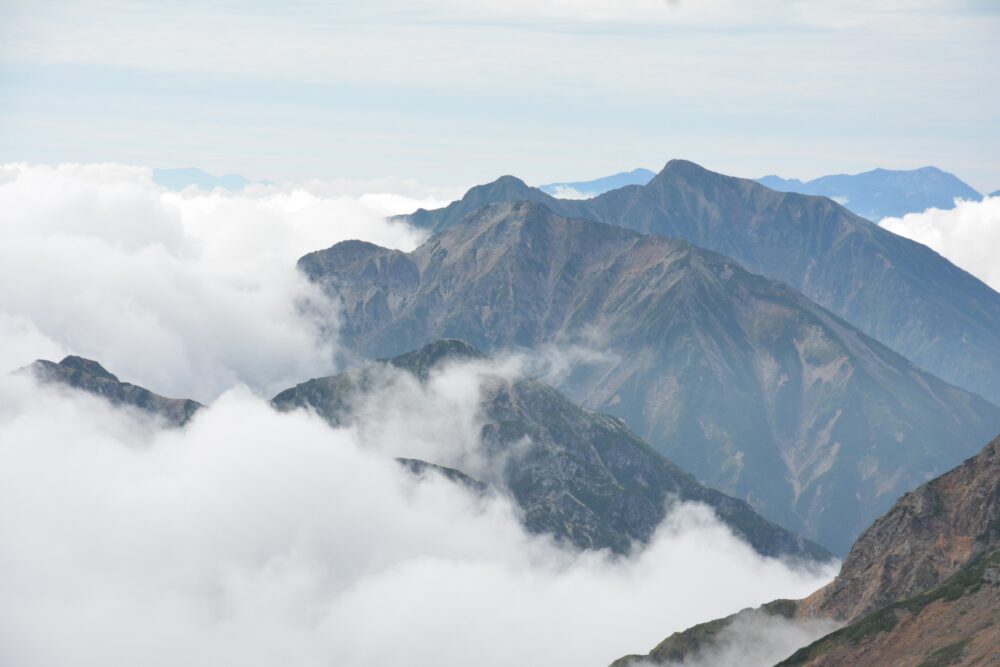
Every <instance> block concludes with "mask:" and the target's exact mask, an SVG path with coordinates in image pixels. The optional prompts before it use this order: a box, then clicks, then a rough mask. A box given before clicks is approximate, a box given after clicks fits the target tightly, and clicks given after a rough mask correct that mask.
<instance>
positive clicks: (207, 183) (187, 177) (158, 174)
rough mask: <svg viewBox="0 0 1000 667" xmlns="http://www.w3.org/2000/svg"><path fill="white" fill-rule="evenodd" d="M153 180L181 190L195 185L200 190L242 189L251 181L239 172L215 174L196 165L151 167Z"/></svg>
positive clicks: (171, 188) (168, 187)
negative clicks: (164, 167)
mask: <svg viewBox="0 0 1000 667" xmlns="http://www.w3.org/2000/svg"><path fill="white" fill-rule="evenodd" d="M153 182H154V183H156V184H157V185H159V186H162V187H164V188H167V189H169V190H183V189H185V188H189V187H191V186H195V187H197V188H199V189H201V190H214V189H216V188H222V189H223V190H242V189H243V188H245V187H246V186H248V185H249V184H250V183H251V181H249V180H247V179H246V178H243V177H242V176H240V175H239V174H226V175H224V176H215V175H213V174H210V173H208V172H207V171H203V170H201V169H198V168H196V167H184V168H180V169H153Z"/></svg>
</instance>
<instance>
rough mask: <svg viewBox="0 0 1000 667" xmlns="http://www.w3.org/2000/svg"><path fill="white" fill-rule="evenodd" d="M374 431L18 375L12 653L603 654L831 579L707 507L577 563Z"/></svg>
mask: <svg viewBox="0 0 1000 667" xmlns="http://www.w3.org/2000/svg"><path fill="white" fill-rule="evenodd" d="M452 389H454V387H452ZM439 399H440V396H439V395H437V392H436V391H431V392H430V396H429V397H427V398H426V401H425V408H427V409H428V410H434V409H435V406H439V404H438V403H436V402H435V401H437V400H439ZM412 400H414V401H417V402H419V401H420V400H424V399H421V397H420V395H415V396H414V397H413V399H412ZM454 405H465V404H463V403H462V402H461V401H459V402H458V403H455V404H454ZM467 408H468V406H466V407H459V408H458V409H460V410H466V409H467ZM414 414H417V413H416V412H411V413H408V414H407V415H406V417H405V418H406V419H411V418H412V417H413V415H414ZM53 415H58V417H59V418H58V419H53ZM420 428H421V429H423V433H424V434H425V435H428V436H429V434H430V433H431V432H432V431H434V430H435V429H437V436H438V440H439V441H440V442H444V443H447V442H454V440H452V439H451V432H450V431H449V430H448V429H449V428H450V425H449V423H448V422H447V420H444V421H441V422H440V423H438V424H437V426H435V424H434V422H433V420H428V422H427V423H424V424H422V425H420ZM385 435H386V436H387V437H388V436H390V435H393V432H392V431H386V432H385ZM377 439H378V436H377V434H376V433H375V432H374V431H369V432H367V433H366V434H364V436H362V435H361V434H360V433H359V431H357V430H354V429H337V430H334V429H330V428H329V427H327V426H326V425H325V424H323V423H321V422H320V421H319V420H318V419H317V418H316V417H314V416H311V415H310V414H309V413H307V412H304V411H297V412H293V413H289V414H278V413H276V412H274V411H273V410H271V409H270V408H269V407H268V406H267V405H266V404H264V403H263V402H261V401H260V400H259V399H257V398H255V397H254V396H252V395H250V394H249V393H248V392H246V391H243V390H235V391H231V392H228V393H226V394H225V395H224V396H222V397H221V398H220V399H219V400H218V401H217V402H216V403H215V404H213V406H211V407H210V408H209V409H208V410H207V411H204V412H202V413H200V414H199V415H198V416H197V417H196V418H195V420H194V421H193V422H192V423H191V424H190V426H189V427H188V428H186V429H184V430H173V431H155V430H152V429H151V428H150V426H149V425H148V424H146V423H145V422H143V421H142V420H141V419H139V418H138V417H136V415H134V414H130V413H127V412H122V411H116V410H113V409H111V408H110V407H108V406H106V405H104V404H102V403H101V402H100V401H99V400H98V399H96V398H92V397H88V396H72V395H67V394H65V393H64V392H55V391H50V390H44V389H38V388H35V387H34V386H33V385H32V384H31V383H30V382H29V380H28V378H25V377H23V376H17V377H5V378H3V379H2V380H0V525H3V526H4V541H3V547H2V548H0V663H4V664H19V665H27V664H30V665H38V666H43V667H44V666H46V665H64V664H68V663H73V664H76V665H81V666H89V665H129V664H143V665H151V666H154V667H155V666H156V665H177V664H185V665H192V666H197V665H219V664H241V665H247V666H248V667H252V666H253V665H274V664H295V665H305V666H308V665H330V664H336V665H344V666H357V665H379V666H381V665H431V664H433V665H470V664H476V665H486V666H489V665H504V666H506V665H512V664H548V665H573V666H578V665H606V664H607V663H608V662H609V661H610V660H612V659H614V658H615V657H618V656H620V655H623V654H625V653H631V652H636V651H639V650H647V649H648V648H649V647H650V646H652V645H654V644H655V643H656V642H657V641H659V640H660V639H662V638H663V637H664V636H665V635H666V634H669V633H670V632H672V631H674V630H678V629H682V628H684V627H686V626H688V625H691V624H693V623H696V622H701V621H705V620H708V619H710V618H714V617H717V616H721V615H726V614H729V613H732V612H733V611H735V610H736V609H739V608H742V607H745V606H751V605H756V604H759V603H761V602H764V601H767V600H769V599H771V598H773V597H778V596H787V597H796V596H801V595H803V594H806V593H808V592H810V591H811V590H813V589H814V588H816V587H817V586H818V585H820V584H822V583H823V582H824V581H825V580H826V579H827V578H828V577H829V574H830V573H829V572H825V573H811V572H806V571H803V570H796V569H791V568H790V567H788V566H786V565H785V564H783V563H781V562H779V561H777V560H773V559H765V558H762V557H760V556H759V555H757V554H756V553H754V552H753V551H752V550H751V549H750V547H749V546H748V545H746V544H745V543H743V542H741V541H740V540H738V539H736V538H735V537H733V535H732V534H731V533H730V532H729V531H728V530H727V529H726V528H725V527H723V526H722V525H721V524H720V523H719V522H718V521H717V520H716V519H715V518H714V516H713V515H712V514H711V512H710V511H709V510H708V509H707V508H705V507H703V506H694V505H687V506H682V507H680V508H678V509H677V510H676V511H675V512H673V513H672V514H671V515H670V516H669V518H668V519H667V520H666V521H665V522H664V524H663V525H662V526H661V528H660V530H659V532H658V533H657V535H656V537H655V538H654V539H653V541H652V543H651V545H650V546H649V547H648V548H647V549H646V550H645V551H643V552H642V553H640V554H637V555H634V556H632V557H631V558H629V559H623V560H615V559H612V558H609V557H608V556H607V555H606V554H600V553H586V554H578V553H571V552H568V551H565V550H563V549H561V548H559V547H557V546H556V545H554V544H553V543H552V542H550V541H549V540H547V539H545V538H540V537H532V536H529V535H527V534H525V533H524V532H523V530H522V529H521V528H520V526H519V524H518V522H517V518H516V513H515V512H514V510H513V509H512V508H511V506H510V505H509V504H508V503H507V502H506V501H505V500H504V499H503V498H502V497H498V496H493V497H488V498H486V499H477V498H474V497H471V496H469V495H467V494H466V493H465V492H464V491H463V489H462V488H461V487H458V486H456V485H452V484H450V483H447V482H445V481H443V480H442V479H440V478H437V477H433V476H432V477H430V478H428V479H427V480H426V481H424V482H418V481H417V480H415V479H414V478H412V477H410V476H409V475H407V474H405V473H404V472H403V471H402V469H401V468H400V467H399V466H397V465H396V464H394V463H393V462H392V461H391V460H390V458H389V456H390V455H391V454H393V453H394V450H395V451H398V450H399V448H398V447H393V445H394V444H397V445H400V446H403V445H404V444H405V441H403V442H400V441H399V440H396V441H395V443H393V442H389V441H382V442H376V440H377Z"/></svg>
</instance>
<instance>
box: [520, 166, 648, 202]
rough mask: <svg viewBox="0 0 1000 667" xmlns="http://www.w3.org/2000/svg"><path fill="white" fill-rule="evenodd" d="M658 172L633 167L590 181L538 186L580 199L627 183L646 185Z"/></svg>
mask: <svg viewBox="0 0 1000 667" xmlns="http://www.w3.org/2000/svg"><path fill="white" fill-rule="evenodd" d="M654 176H656V174H655V173H654V172H652V171H650V170H649V169H643V168H638V169H633V170H632V171H622V172H619V173H617V174H612V175H611V176H602V177H600V178H595V179H593V180H590V181H568V182H564V183H547V184H545V185H540V186H538V189H539V190H541V191H542V192H545V193H547V194H550V195H552V196H554V197H561V198H565V199H580V198H589V197H596V196H597V195H600V194H604V193H605V192H608V191H609V190H617V189H618V188H623V187H625V186H627V185H645V184H646V183H649V182H650V181H651V180H653V177H654Z"/></svg>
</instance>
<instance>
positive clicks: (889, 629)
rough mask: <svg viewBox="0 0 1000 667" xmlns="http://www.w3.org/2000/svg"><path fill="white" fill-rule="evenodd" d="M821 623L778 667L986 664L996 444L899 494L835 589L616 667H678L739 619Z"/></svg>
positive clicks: (995, 572) (996, 596)
mask: <svg viewBox="0 0 1000 667" xmlns="http://www.w3.org/2000/svg"><path fill="white" fill-rule="evenodd" d="M774 615H780V616H781V617H783V618H785V619H788V620H790V621H792V622H797V621H802V620H804V619H816V618H826V619H831V620H834V621H838V622H841V623H843V624H844V626H843V627H841V628H840V629H839V630H837V631H835V632H833V633H831V634H829V635H827V636H825V637H823V638H821V639H819V640H817V641H815V642H814V643H812V644H810V645H809V646H806V647H803V648H801V649H800V650H798V651H796V652H795V653H794V654H792V655H791V656H790V657H788V658H787V659H786V660H784V661H782V662H781V663H780V665H781V666H782V667H790V666H792V665H809V666H810V667H820V666H823V667H835V666H838V665H858V666H864V667H868V666H870V667H879V666H881V665H920V666H923V667H929V666H933V665H970V666H971V665H986V664H994V663H995V662H996V661H997V650H998V646H1000V627H998V625H997V623H996V619H997V618H998V617H1000V438H996V439H994V440H993V441H992V442H991V443H990V444H988V445H987V446H986V447H985V448H984V449H983V450H982V451H980V453H979V454H977V455H976V456H974V457H972V458H970V459H968V460H967V461H965V462H963V463H962V464H961V465H959V466H958V467H956V468H955V469H953V470H951V471H949V472H948V473H946V474H944V475H942V476H940V477H938V478H936V479H934V480H932V481H930V482H928V483H926V484H924V485H922V486H921V487H919V488H918V489H916V490H914V491H913V492H911V493H908V494H906V495H905V496H903V497H902V498H901V499H900V500H899V501H898V502H897V503H896V504H895V505H894V506H893V508H892V509H891V510H890V511H889V512H887V513H886V514H885V515H884V516H882V517H881V518H879V519H878V520H877V521H875V523H873V524H872V526H871V527H870V528H868V530H866V531H865V532H864V534H863V535H861V537H859V538H858V540H857V542H856V543H855V544H854V546H853V547H852V548H851V551H850V553H849V554H848V556H847V558H846V559H845V560H844V562H843V564H842V567H841V571H840V574H839V575H838V576H837V577H836V579H834V581H833V582H831V583H830V584H828V585H827V586H825V587H824V588H822V589H820V590H819V591H817V592H816V593H814V594H813V595H811V596H810V597H808V598H806V599H805V600H801V601H798V600H776V601H775V602H772V603H770V604H767V605H764V606H763V607H760V608H758V609H756V610H744V611H742V612H740V613H739V614H734V615H732V616H729V617H727V618H724V619H718V620H716V621H710V622H708V623H704V624H701V625H699V626H695V627H693V628H690V629H688V630H685V631H683V632H678V633H675V634H673V635H671V636H670V637H668V638H667V639H665V640H664V641H663V642H661V643H660V644H659V645H658V646H657V647H655V648H654V649H653V650H652V651H651V652H650V653H649V654H646V655H641V656H640V655H636V656H626V657H624V658H622V659H620V660H618V661H616V662H615V663H614V665H615V667H627V666H628V665H639V664H643V665H657V664H676V663H677V662H680V661H682V660H684V659H686V658H689V657H695V656H698V655H703V654H705V653H706V652H708V651H710V650H712V648H713V647H714V646H717V645H719V644H721V643H723V642H725V641H726V630H727V628H729V627H730V626H732V625H733V624H734V623H735V622H736V621H737V620H738V619H741V620H743V621H749V620H752V619H754V618H765V617H771V616H774Z"/></svg>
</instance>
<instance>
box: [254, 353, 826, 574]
mask: <svg viewBox="0 0 1000 667" xmlns="http://www.w3.org/2000/svg"><path fill="white" fill-rule="evenodd" d="M483 359H484V357H483V355H481V354H480V353H479V352H478V351H476V350H475V349H473V348H472V347H471V346H469V345H467V344H465V343H463V342H461V341H456V340H443V341H437V342H434V343H431V344H429V345H427V346H425V347H424V348H422V349H420V350H418V351H416V352H413V353H409V354H406V355H402V356H400V357H397V358H395V359H391V360H388V361H385V362H379V363H376V364H373V365H368V366H364V367H361V368H359V369H356V370H353V371H350V372H347V373H344V374H341V375H337V376H333V377H328V378H318V379H315V380H310V381H308V382H305V383H303V384H300V385H298V386H296V387H293V388H291V389H287V390H285V391H283V392H281V393H280V394H278V395H277V396H276V397H275V398H274V400H273V404H274V405H275V407H277V408H278V409H282V410H290V409H293V408H296V407H309V408H312V409H314V410H315V411H316V412H317V413H318V414H320V415H321V416H322V417H324V418H325V419H326V420H327V421H329V422H330V423H331V424H335V425H336V424H344V423H350V421H351V420H352V416H353V415H352V411H353V410H354V409H355V407H356V406H357V404H358V401H362V400H365V397H366V395H367V394H368V393H369V392H371V391H373V390H377V389H379V388H380V387H382V386H384V385H385V383H388V382H392V381H393V377H394V376H393V375H392V374H388V375H387V374H386V373H385V372H384V370H385V369H384V367H385V366H393V367H396V368H398V369H400V370H402V371H404V372H406V373H410V374H412V375H413V376H415V377H416V378H418V379H420V380H422V381H426V379H427V378H428V377H429V375H430V373H431V372H433V371H434V370H435V369H438V368H440V367H442V366H443V365H444V364H447V363H460V362H463V361H470V360H473V361H475V360H479V361H482V360H483ZM481 392H482V393H481V396H480V409H481V419H482V426H481V439H482V445H483V448H484V450H485V451H486V453H487V455H488V456H489V457H490V460H492V461H494V462H496V465H497V466H498V467H499V468H500V470H499V472H498V475H497V477H498V479H497V480H496V482H497V483H498V485H499V486H501V487H502V488H503V489H504V490H505V491H506V492H508V493H510V495H511V496H512V497H513V498H514V500H515V501H516V502H517V504H518V505H519V506H520V508H521V510H522V511H523V520H524V523H525V525H526V526H527V528H528V529H529V530H532V531H533V532H539V533H541V532H546V533H551V534H554V535H556V536H557V537H559V538H562V539H566V540H569V541H570V542H572V543H573V544H574V545H576V546H578V547H581V548H610V549H612V550H614V551H616V552H618V553H624V552H626V551H628V550H629V548H630V547H631V545H632V543H633V542H635V541H640V542H641V541H646V540H648V539H649V538H650V537H651V536H652V534H653V531H654V529H655V528H656V526H657V525H658V524H659V523H660V521H661V520H662V519H663V517H664V508H665V506H666V504H667V502H668V500H670V499H672V498H676V499H677V500H683V501H696V502H702V503H705V504H707V505H709V506H710V507H712V508H713V509H714V510H715V512H716V513H717V514H718V516H719V517H720V519H722V521H724V522H725V523H726V524H728V525H729V526H730V527H731V528H732V529H733V530H734V531H735V532H736V533H737V534H739V535H741V536H742V537H744V538H745V539H746V540H747V541H748V542H749V543H750V544H751V545H752V546H753V547H754V548H755V549H756V550H757V551H758V552H760V553H762V554H764V555H771V556H773V555H791V556H796V557H807V558H816V559H826V558H827V557H828V553H827V552H826V551H825V550H824V549H822V548H821V547H819V546H818V545H815V544H813V543H811V542H809V541H807V540H803V539H802V538H801V537H798V536H797V535H794V534H793V533H791V532H789V531H787V530H785V529H783V528H781V527H779V526H777V525H775V524H773V523H771V522H769V521H766V520H765V519H763V518H761V517H760V516H759V515H757V514H756V513H755V512H754V511H753V510H752V509H751V508H750V506H749V505H747V504H746V503H744V502H742V501H739V500H736V499H734V498H731V497H729V496H726V495H724V494H722V493H719V492H718V491H715V490H712V489H708V488H706V487H704V486H702V485H701V484H699V483H698V482H697V481H696V480H695V479H694V478H693V477H691V476H690V475H688V474H687V473H685V472H684V471H682V470H681V469H680V468H678V467H677V466H676V465H674V464H673V463H671V462H669V461H668V460H666V459H664V458H663V457H662V456H661V455H659V454H658V453H657V452H656V451H654V450H653V449H652V448H651V447H650V446H649V445H647V444H646V443H645V442H643V441H642V440H641V439H639V438H638V437H637V436H636V435H635V434H633V433H632V432H631V431H629V430H628V429H627V428H626V427H625V426H624V424H622V423H621V422H620V421H619V420H617V419H614V418H613V417H608V416H605V415H600V414H597V413H594V412H590V411H588V410H584V409H582V408H579V407H577V406H576V405H574V404H573V403H570V402H569V401H568V400H566V399H565V398H564V397H563V396H562V395H561V394H560V393H559V392H557V391H556V390H554V389H552V388H551V387H549V386H548V385H545V384H543V383H541V382H538V381H536V380H533V379H528V378H524V379H516V380H506V379H503V378H499V377H496V376H489V375H486V376H484V380H483V383H482V389H481ZM526 443H527V444H526ZM404 465H407V467H409V468H410V469H411V470H414V471H415V472H421V471H423V470H425V469H427V467H428V465H429V464H428V463H425V462H422V461H417V462H404ZM431 469H435V470H437V471H441V473H442V474H444V475H446V476H447V477H449V478H451V479H453V480H454V479H457V480H460V481H461V483H463V484H465V485H467V486H471V487H474V488H476V490H477V491H479V492H481V491H482V488H480V487H478V486H477V485H479V484H480V482H478V481H476V480H473V479H471V478H469V477H468V476H467V475H465V474H464V473H463V472H461V471H458V470H454V469H446V468H442V467H441V466H431Z"/></svg>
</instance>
